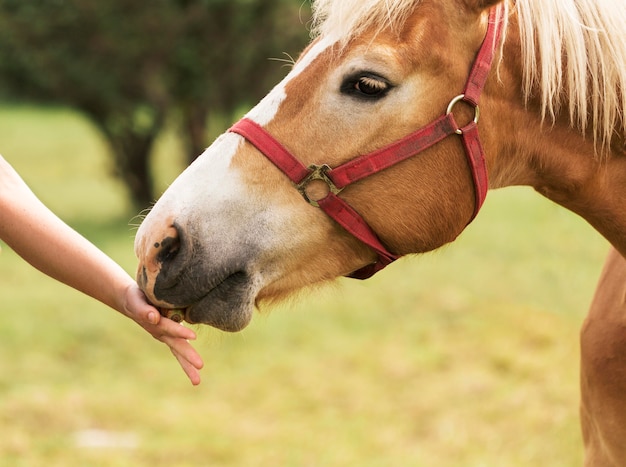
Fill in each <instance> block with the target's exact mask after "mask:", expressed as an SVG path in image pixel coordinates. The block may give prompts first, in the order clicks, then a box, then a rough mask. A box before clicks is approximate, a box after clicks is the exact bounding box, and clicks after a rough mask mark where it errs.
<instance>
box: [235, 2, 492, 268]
mask: <svg viewBox="0 0 626 467" xmlns="http://www.w3.org/2000/svg"><path fill="white" fill-rule="evenodd" d="M501 30H502V19H501V18H498V16H497V10H496V9H492V10H491V12H490V14H489V24H488V26H487V33H486V35H485V39H484V40H483V43H482V45H481V47H480V50H479V51H478V54H477V56H476V59H475V61H474V64H473V66H472V69H471V71H470V74H469V77H468V79H467V83H466V84H465V90H464V91H463V94H460V95H458V96H456V97H455V98H454V99H452V101H451V102H450V105H449V106H448V109H447V111H446V113H445V114H444V115H442V116H441V117H439V118H437V119H436V120H435V121H433V122H432V123H430V124H429V125H426V126H425V127H423V128H420V129H419V130H417V131H415V132H414V133H411V134H409V135H408V136H406V137H404V138H403V139H401V140H399V141H397V142H395V143H392V144H390V145H389V146H386V147H384V148H382V149H379V150H377V151H374V152H371V153H369V154H365V155H362V156H359V157H357V158H356V159H353V160H351V161H348V162H346V163H344V164H342V165H340V166H338V167H335V168H331V167H330V166H328V165H326V164H324V165H311V166H309V167H305V166H304V165H303V164H302V163H301V162H300V161H299V160H298V159H296V157H295V156H293V155H292V154H291V153H290V152H289V151H288V150H287V149H285V147H284V146H283V145H282V144H281V143H280V142H278V141H277V140H276V139H275V138H274V137H273V136H272V135H270V134H269V133H268V132H267V131H266V130H265V129H264V128H263V127H261V126H260V125H259V124H257V123H256V122H254V121H252V120H250V119H248V118H243V119H241V120H240V121H239V122H237V123H235V124H234V125H233V126H232V127H231V128H230V129H229V130H228V131H230V132H232V133H237V134H239V135H241V136H243V137H244V138H245V139H246V140H247V141H248V142H250V143H251V144H252V145H253V146H255V147H256V148H257V149H258V150H259V151H260V152H261V153H262V154H264V155H265V156H266V157H267V158H268V159H269V160H270V161H271V162H272V163H274V165H276V166H277V167H278V168H279V169H280V170H281V171H282V172H283V173H284V174H285V175H287V177H289V179H290V180H291V181H292V182H293V183H294V185H295V186H296V188H297V189H298V191H300V193H301V194H302V195H303V197H304V198H305V200H306V201H307V202H309V203H310V204H312V205H313V206H316V207H319V208H320V209H322V210H323V211H324V212H325V213H326V214H327V215H328V216H330V217H331V218H332V219H334V220H335V221H336V222H337V223H338V224H339V225H341V226H342V227H343V228H344V229H345V230H347V231H348V232H349V233H351V234H352V235H353V236H355V237H356V238H358V239H359V240H361V241H362V242H363V243H365V244H366V245H368V246H369V247H370V248H372V249H373V250H374V251H375V252H376V254H377V255H378V258H377V260H376V262H375V263H372V264H369V265H367V266H365V267H363V268H361V269H359V270H358V271H355V272H353V273H352V274H350V276H349V277H353V278H356V279H367V278H368V277H371V276H372V275H374V274H375V273H376V272H378V271H380V270H381V269H383V268H384V267H385V266H387V265H388V264H390V263H391V262H393V261H395V260H396V259H398V258H399V256H398V255H395V254H393V253H390V252H389V251H388V250H387V248H386V247H385V246H384V245H383V244H382V243H381V241H380V239H379V238H378V236H377V235H376V233H374V231H373V230H372V229H371V228H370V226H369V225H368V224H367V222H365V220H364V219H363V218H362V217H361V215H360V214H358V213H357V212H356V211H355V210H354V209H352V207H351V206H350V205H348V204H347V203H346V202H345V201H344V200H343V199H341V198H340V197H339V196H337V195H338V194H339V193H340V192H341V190H343V189H344V188H345V187H346V186H348V185H349V184H351V183H354V182H356V181H359V180H362V179H363V178H366V177H368V176H369V175H372V174H375V173H377V172H380V171H382V170H384V169H387V168H389V167H391V166H393V165H395V164H397V163H398V162H401V161H404V160H406V159H409V158H411V157H413V156H415V155H417V154H419V153H420V152H422V151H424V150H425V149H427V148H429V147H431V146H433V145H435V144H436V143H438V142H440V141H442V140H443V139H445V138H447V137H448V136H450V135H453V134H456V135H459V136H460V138H461V141H462V143H463V147H464V148H465V155H466V157H467V161H468V165H469V168H470V170H471V173H472V179H473V182H474V193H475V203H474V212H473V214H472V217H471V219H470V220H469V222H468V224H469V223H470V222H472V220H474V218H475V217H476V215H477V214H478V211H479V210H480V208H481V206H482V204H483V202H484V201H485V197H486V196H487V189H488V179H487V168H486V165H485V157H484V152H483V148H482V145H481V143H480V139H479V135H478V125H477V123H478V118H479V116H480V112H479V107H478V101H479V98H480V94H481V92H482V90H483V88H484V86H485V82H486V81H487V76H488V74H489V71H490V69H491V64H492V62H493V58H494V55H495V49H496V47H497V45H498V44H499V42H500V35H501ZM461 101H462V102H465V103H467V104H468V105H470V106H471V107H473V108H474V119H473V121H471V122H470V123H468V124H467V125H466V126H464V127H460V126H459V125H458V124H457V123H456V121H455V119H454V115H453V114H452V110H453V108H454V106H455V105H456V104H457V103H459V102H461ZM313 180H321V181H322V182H324V183H326V185H327V187H328V194H327V195H326V196H325V197H323V198H322V199H318V200H313V199H310V198H309V195H308V194H307V191H306V188H307V185H308V184H309V183H310V182H311V181H313Z"/></svg>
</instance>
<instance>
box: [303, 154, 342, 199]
mask: <svg viewBox="0 0 626 467" xmlns="http://www.w3.org/2000/svg"><path fill="white" fill-rule="evenodd" d="M308 169H309V170H310V171H311V173H309V175H307V176H306V177H305V178H304V179H303V180H302V181H301V182H300V183H298V184H296V188H297V190H298V191H299V192H300V194H301V195H302V197H303V198H304V199H305V200H306V202H307V203H309V204H310V205H311V206H315V207H316V208H319V207H320V205H319V203H318V201H319V200H320V199H324V198H325V197H326V196H328V194H329V193H332V194H334V195H337V194H339V193H341V190H343V188H337V186H336V185H335V183H334V182H333V181H332V180H331V179H330V177H329V176H328V174H327V173H328V172H329V171H330V170H331V168H330V166H329V165H327V164H322V165H315V164H313V165H310V166H309V167H308ZM315 180H321V181H322V182H324V183H325V184H326V188H327V191H326V193H325V194H324V195H323V196H317V197H315V198H312V197H311V194H310V193H309V192H307V187H308V185H309V183H311V182H312V181H315Z"/></svg>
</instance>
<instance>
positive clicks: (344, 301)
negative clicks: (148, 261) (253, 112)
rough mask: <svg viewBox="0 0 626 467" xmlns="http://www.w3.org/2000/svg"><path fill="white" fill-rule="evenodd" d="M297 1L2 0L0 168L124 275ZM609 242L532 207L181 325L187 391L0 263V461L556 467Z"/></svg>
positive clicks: (286, 52) (64, 293)
mask: <svg viewBox="0 0 626 467" xmlns="http://www.w3.org/2000/svg"><path fill="white" fill-rule="evenodd" d="M309 18H310V5H309V4H308V2H306V3H302V1H301V0H272V1H269V0H155V1H152V2H150V3H149V4H147V3H145V2H136V1H131V0H107V1H106V2H96V1H93V0H41V1H37V2H31V1H24V0H0V153H2V154H3V155H4V157H5V158H6V159H7V160H8V161H9V162H10V163H11V164H12V165H13V166H14V167H15V168H16V169H17V170H18V171H19V172H20V174H21V175H22V176H23V177H24V179H25V180H26V181H27V182H28V183H29V185H30V186H31V187H32V188H33V190H34V191H35V193H37V195H38V196H39V197H40V198H41V199H42V200H43V201H44V202H45V203H46V204H47V205H48V206H49V207H51V208H52V209H53V210H54V211H55V212H56V213H57V214H58V215H59V216H60V217H61V218H63V219H64V220H65V221H66V222H68V223H69V224H70V225H72V226H73V227H74V228H75V229H77V230H78V231H79V232H81V233H82V234H83V235H85V236H86V237H87V238H89V239H90V240H91V241H92V242H94V243H95V244H96V245H97V246H98V247H100V248H101V249H103V250H104V251H105V252H106V253H107V254H109V255H110V256H112V257H113V258H114V259H115V260H116V261H118V262H119V263H120V264H122V265H123V266H124V267H125V268H126V269H127V270H128V271H129V272H130V273H131V274H133V271H134V268H135V261H136V260H135V258H134V255H133V251H132V245H133V236H134V231H135V230H136V226H137V225H138V224H139V223H140V221H141V218H140V217H139V216H138V215H139V213H140V212H141V211H142V210H144V209H145V208H147V207H149V206H150V204H151V202H153V201H154V200H155V199H156V198H158V196H159V194H160V193H161V192H162V191H163V189H164V188H165V187H166V186H167V184H168V183H170V182H171V181H172V180H173V179H174V178H175V177H176V175H177V174H178V173H179V172H180V171H181V170H182V169H183V168H184V167H185V166H186V165H187V164H188V163H189V162H190V161H191V160H193V158H194V157H196V156H197V155H199V154H200V153H201V152H202V150H203V149H204V148H205V147H206V146H208V145H209V144H210V142H211V140H212V139H213V138H214V137H215V136H216V135H218V134H219V133H221V132H222V131H224V130H225V129H226V128H228V126H229V125H230V124H231V123H232V122H233V121H234V120H236V118H237V117H238V116H240V115H241V113H242V112H243V111H245V110H246V109H247V108H249V107H250V106H251V105H253V104H254V103H256V102H257V101H258V100H259V99H260V98H261V97H262V96H263V95H264V94H265V93H266V92H268V91H269V89H270V88H271V87H272V85H273V84H274V83H276V82H278V81H279V80H280V78H281V77H282V76H284V75H285V74H286V72H287V71H288V69H289V64H290V62H291V60H292V57H294V58H297V56H298V54H299V51H300V50H301V49H302V48H303V47H304V45H305V44H306V43H307V41H308V38H309V33H308V30H307V22H308V20H309ZM607 250H608V245H607V243H606V242H605V241H604V240H603V239H602V238H601V237H600V236H599V234H597V233H596V232H595V231H593V230H592V229H591V228H590V227H589V226H588V225H587V224H586V223H585V222H584V221H582V220H581V219H579V218H577V217H576V216H575V215H573V214H571V213H569V212H567V211H565V210H564V209H562V208H560V207H558V206H556V205H554V204H552V203H550V202H548V201H546V200H544V199H542V198H541V197H540V196H539V195H537V194H535V193H534V192H532V190H529V189H525V188H509V189H505V190H500V191H496V192H492V193H490V195H489V197H488V198H487V202H486V205H485V208H484V210H483V211H482V212H481V214H480V215H479V217H478V218H477V219H476V221H475V222H474V223H473V224H472V225H471V226H470V227H469V228H468V229H467V230H466V232H465V233H464V234H463V235H462V236H461V237H460V238H459V240H457V242H455V243H454V244H453V245H450V246H448V247H445V248H444V249H442V250H440V251H437V252H434V253H431V254H428V255H424V256H422V257H420V258H405V259H402V260H400V261H398V263H397V264H394V265H393V266H392V267H390V268H388V269H386V270H385V271H383V272H381V273H379V274H378V275H377V276H375V277H374V278H372V279H370V280H368V281H365V282H357V281H351V280H347V279H340V280H338V281H337V282H336V283H335V284H333V285H330V286H329V287H327V288H324V289H316V290H314V291H311V292H308V293H303V294H301V296H299V297H297V298H298V300H295V299H294V300H293V301H291V302H289V303H285V304H283V305H281V306H279V307H278V308H277V309H273V310H272V312H271V313H269V310H262V312H261V313H260V314H257V316H256V317H255V319H254V320H253V322H252V324H251V325H250V326H249V327H248V328H247V329H246V330H245V331H244V332H242V333H239V334H233V335H230V334H222V333H220V332H218V331H215V330H212V329H209V328H198V329H197V331H198V333H199V337H200V338H199V342H198V343H197V345H196V347H197V349H198V350H199V351H200V353H201V354H202V355H203V357H204V359H205V369H204V370H203V383H202V385H201V386H200V387H198V388H193V387H191V385H190V384H189V383H188V382H187V380H186V378H185V376H184V374H183V373H182V371H181V370H180V369H179V367H178V364H177V363H176V362H175V360H174V358H173V357H172V356H171V355H170V354H169V352H168V351H167V349H166V348H165V347H164V346H163V345H161V344H159V343H157V342H156V341H154V340H152V339H151V338H149V336H148V335H147V334H146V333H145V332H144V331H143V330H141V329H140V328H139V327H138V326H136V325H135V324H133V323H132V322H130V321H129V320H127V319H125V318H122V317H121V316H119V315H118V314H117V313H115V312H113V311H112V310H109V309H107V308H106V307H104V306H102V305H100V304H99V303H97V302H95V301H93V300H91V299H89V298H87V297H84V296H82V295H81V294H79V293H78V292H75V291H73V290H72V289H69V288H67V287H65V286H63V285H60V284H58V283H56V282H54V281H52V280H51V279H49V278H47V277H45V276H43V275H41V274H40V273H38V272H37V271H35V270H33V269H32V268H30V266H28V265H27V264H26V263H24V262H23V261H21V260H20V259H19V258H18V257H17V256H16V255H15V254H14V253H13V252H12V251H11V250H10V249H8V248H6V246H5V247H4V248H3V250H2V253H1V254H0V297H1V299H2V300H1V302H0V303H1V305H0V465H7V466H29V467H30V466H39V465H42V466H43V465H45V466H68V465H89V466H144V465H145V466H209V465H210V466H349V465H350V466H351V465H358V466H407V465H410V466H428V467H431V466H443V467H446V466H451V467H452V466H455V467H456V466H502V465H507V466H536V465H549V466H572V465H579V464H580V463H581V459H582V442H581V436H580V430H579V422H578V398H579V389H578V362H579V355H578V354H579V349H578V332H579V328H580V325H581V323H582V320H583V319H584V316H585V313H586V310H587V307H588V304H589V303H590V301H591V297H592V294H593V290H594V288H595V283H596V280H597V277H598V275H599V272H600V269H601V266H602V262H603V257H604V255H605V253H606V251H607Z"/></svg>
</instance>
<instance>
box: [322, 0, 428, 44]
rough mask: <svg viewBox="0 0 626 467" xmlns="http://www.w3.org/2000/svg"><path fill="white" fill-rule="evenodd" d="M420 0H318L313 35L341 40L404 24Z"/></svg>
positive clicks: (343, 41) (344, 40) (341, 41)
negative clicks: (365, 32) (372, 30)
mask: <svg viewBox="0 0 626 467" xmlns="http://www.w3.org/2000/svg"><path fill="white" fill-rule="evenodd" d="M419 3H420V0H315V1H314V2H313V30H312V32H313V35H314V36H318V35H321V36H328V37H332V38H333V39H335V40H336V41H339V42H340V43H344V44H345V43H347V42H348V41H349V40H350V39H351V38H353V37H355V36H358V35H359V34H361V33H362V32H364V31H366V30H371V29H374V30H383V29H392V30H393V29H396V28H400V27H402V25H403V24H404V23H405V21H406V19H407V18H408V17H409V16H410V15H411V13H413V11H414V10H415V7H416V6H417V4H419Z"/></svg>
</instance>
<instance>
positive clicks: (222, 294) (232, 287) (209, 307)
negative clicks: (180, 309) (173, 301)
mask: <svg viewBox="0 0 626 467" xmlns="http://www.w3.org/2000/svg"><path fill="white" fill-rule="evenodd" d="M251 283H252V281H251V277H250V275H249V274H248V273H247V272H245V271H237V272H235V273H233V274H230V275H228V276H226V277H225V278H224V279H223V280H222V281H220V282H219V283H218V284H217V285H216V286H215V287H213V288H212V289H210V290H209V291H208V292H207V293H206V294H205V295H204V296H203V297H202V298H200V299H199V300H197V301H195V302H194V303H192V304H190V305H188V306H187V307H186V313H185V321H186V322H187V323H189V324H206V325H209V326H213V327H215V328H217V329H221V330H222V331H227V332H237V331H240V330H242V329H243V328H245V327H246V326H247V325H248V324H249V322H250V320H251V319H252V311H253V303H254V293H253V287H251Z"/></svg>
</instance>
